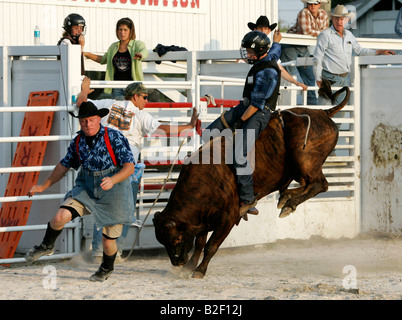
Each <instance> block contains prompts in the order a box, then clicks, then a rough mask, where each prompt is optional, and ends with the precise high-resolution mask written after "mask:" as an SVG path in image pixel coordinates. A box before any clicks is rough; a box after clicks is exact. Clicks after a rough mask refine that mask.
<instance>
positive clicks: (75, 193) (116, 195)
mask: <svg viewBox="0 0 402 320" xmlns="http://www.w3.org/2000/svg"><path fill="white" fill-rule="evenodd" d="M119 170H120V168H118V167H112V168H110V169H107V170H103V171H87V170H83V169H82V168H81V170H80V171H79V173H78V176H77V179H76V180H75V186H74V188H73V189H72V190H71V191H69V192H68V193H67V195H66V197H65V198H66V199H67V198H68V197H71V198H73V199H75V200H77V201H79V202H81V203H82V204H83V205H84V206H85V208H86V209H88V211H90V212H91V213H92V214H93V215H94V217H95V224H96V225H97V227H98V228H103V227H107V226H114V225H116V224H129V223H131V222H132V221H133V219H134V212H133V210H132V208H133V197H132V188H131V182H130V179H125V180H123V181H122V182H120V183H117V184H115V185H114V186H113V188H112V189H110V190H102V188H101V186H100V184H101V182H102V179H103V178H104V177H111V176H113V175H114V174H115V173H116V172H118V171H119Z"/></svg>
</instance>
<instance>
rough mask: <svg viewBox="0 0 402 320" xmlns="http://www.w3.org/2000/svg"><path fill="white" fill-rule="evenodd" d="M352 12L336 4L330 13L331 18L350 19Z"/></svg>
mask: <svg viewBox="0 0 402 320" xmlns="http://www.w3.org/2000/svg"><path fill="white" fill-rule="evenodd" d="M353 15H354V14H353V12H352V11H349V10H348V9H346V8H345V7H344V6H343V5H341V4H338V5H337V6H336V7H335V9H334V11H333V12H332V13H331V16H333V17H338V18H351V17H352V16H353Z"/></svg>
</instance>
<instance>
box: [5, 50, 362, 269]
mask: <svg viewBox="0 0 402 320" xmlns="http://www.w3.org/2000/svg"><path fill="white" fill-rule="evenodd" d="M180 54H181V55H182V56H183V57H185V56H186V55H185V53H180ZM191 55H192V57H194V53H191ZM200 56H201V58H202V59H206V58H209V56H208V55H205V54H200ZM204 56H205V57H204ZM228 57H229V54H228V53H223V57H221V58H225V59H226V58H228ZM187 61H190V62H188V63H190V64H191V68H192V70H194V59H187ZM188 78H192V80H184V81H165V82H160V81H144V82H143V83H144V84H145V86H146V87H148V88H156V89H161V88H168V89H177V90H188V91H189V93H190V96H189V97H188V99H189V100H190V101H197V107H198V109H199V111H200V112H201V114H200V119H201V120H202V121H203V125H204V126H205V125H207V124H208V122H211V121H213V120H215V119H216V117H217V115H219V113H220V112H222V111H223V108H222V107H219V108H215V110H211V109H210V108H207V106H206V105H205V103H201V102H200V98H201V97H200V92H201V91H202V90H201V88H202V86H218V87H220V88H221V97H220V98H222V99H224V98H225V95H224V92H225V88H227V87H242V86H243V85H244V79H239V78H230V77H213V76H206V75H196V76H193V77H188ZM129 83H131V82H126V81H120V82H112V81H91V88H93V89H95V88H124V87H125V86H127V84H129ZM317 89H318V88H317V87H313V88H309V90H317ZM352 90H353V88H352ZM357 90H359V88H357ZM281 91H283V92H290V93H291V96H292V98H291V103H290V105H287V106H278V108H279V109H286V108H290V107H294V106H296V96H297V94H298V93H300V91H301V88H299V87H296V86H294V85H289V86H281ZM302 95H303V105H306V101H307V92H306V91H303V92H302ZM215 98H218V97H215ZM308 107H313V106H308ZM321 107H322V106H314V108H321ZM324 108H327V106H325V107H324ZM66 110H68V111H74V110H75V107H71V106H67V107H63V106H62V107H30V108H29V111H38V112H40V111H66ZM168 110H169V113H170V114H169V116H168V117H166V116H162V117H159V119H160V120H163V121H173V122H188V121H189V119H190V118H189V115H188V114H187V115H183V111H184V110H185V108H184V109H183V108H178V109H177V114H175V115H173V114H172V109H168ZM344 110H346V111H348V112H349V113H355V114H356V113H358V111H357V109H356V104H355V103H352V104H351V105H348V106H347V107H345V108H344ZM22 111H24V112H25V111H27V108H26V107H6V108H0V112H22ZM147 111H148V112H150V113H153V114H154V115H159V114H160V113H161V112H162V111H163V110H162V109H152V110H151V109H148V110H147ZM214 111H215V112H214ZM216 111H218V112H219V113H218V114H217V113H216ZM357 119H358V118H357ZM334 120H335V122H337V123H339V124H342V123H346V124H352V125H353V126H354V129H355V130H356V129H357V128H358V127H359V125H356V124H355V120H354V118H353V117H352V118H350V119H349V118H346V119H344V118H335V119H334ZM74 121H76V119H74ZM340 137H342V138H344V139H345V140H346V141H348V143H344V144H338V145H337V146H336V149H340V150H346V151H347V153H348V155H346V156H338V155H335V156H330V157H329V158H328V160H327V163H326V166H325V168H324V173H325V174H326V175H328V176H329V177H328V180H329V182H330V191H333V192H341V195H342V197H344V198H345V199H346V198H347V199H349V200H351V199H352V197H351V196H350V193H352V192H353V191H355V189H354V185H355V179H356V178H357V177H358V173H357V172H356V168H355V166H354V163H355V160H356V155H353V154H350V153H351V152H352V153H353V150H354V149H355V147H356V145H355V144H354V143H355V142H356V134H355V133H354V132H352V131H341V133H340ZM71 138H72V136H69V135H58V136H49V137H2V138H0V142H3V143H12V142H22V141H39V140H40V141H63V140H70V139H71ZM158 139H159V141H160V142H161V143H166V145H164V146H160V145H153V143H154V141H155V140H156V141H158ZM176 139H177V138H176ZM181 139H182V137H181V138H180V139H177V140H176V143H177V145H170V143H171V141H173V139H172V138H171V139H167V140H166V141H163V140H162V138H156V139H155V138H151V137H147V138H146V139H145V140H146V141H145V142H146V144H147V145H146V146H145V147H144V149H143V159H144V158H145V159H147V158H146V157H147V156H148V155H149V154H152V153H155V151H158V152H159V153H160V154H159V155H158V156H157V157H159V158H157V160H166V159H173V158H174V155H175V153H176V152H177V149H178V147H179V144H180V142H181ZM189 139H190V140H192V141H190V142H191V143H192V144H189V145H186V146H185V147H184V149H182V150H183V154H186V153H191V152H193V151H195V150H196V149H197V148H198V146H199V141H197V140H198V139H197V138H196V133H195V131H194V130H193V136H192V137H191V138H189ZM353 140H354V141H353ZM53 167H54V166H42V167H24V168H13V167H9V168H2V169H0V173H12V172H29V171H51V170H53ZM165 177H166V173H165V172H163V171H153V172H151V171H147V172H146V173H145V174H144V176H143V179H142V182H141V189H140V195H139V203H138V205H137V207H138V208H139V211H138V214H137V218H139V219H140V220H141V218H143V217H144V214H145V213H146V212H147V211H148V210H149V208H150V207H151V206H152V205H153V204H152V200H154V199H155V197H156V195H157V194H158V192H159V189H157V188H154V189H152V190H149V191H146V190H145V188H144V186H145V185H146V184H148V185H149V184H152V183H155V184H157V185H158V183H159V184H160V183H162V182H163V181H164V178H165ZM177 177H178V172H173V174H172V176H171V178H170V180H169V181H168V183H169V182H170V183H175V181H176V179H177ZM344 192H349V193H348V194H347V195H346V196H345V195H344ZM169 196H170V190H167V191H166V192H164V193H163V195H162V196H161V198H160V200H161V201H160V202H158V203H157V204H156V207H159V208H160V207H162V206H164V205H165V204H166V201H167V199H168V198H169ZM325 196H326V197H328V194H327V195H325ZM331 196H332V195H331ZM334 196H337V195H336V194H335V195H334ZM63 197H64V194H52V195H40V196H33V197H32V198H28V197H26V196H21V197H1V198H0V202H14V201H37V200H49V199H62V198H63ZM147 201H148V202H147ZM92 226H93V224H92ZM92 226H90V227H89V228H92ZM78 227H79V226H77V225H76V224H74V226H72V228H74V232H75V234H74V235H75V236H76V234H78V232H77V229H76V228H78ZM84 227H85V226H84ZM145 227H152V223H151V220H149V221H147V225H146V226H145ZM7 228H11V229H7ZM12 228H15V227H5V228H2V229H0V232H11V231H10V230H15V229H12ZM21 228H23V227H21ZM30 228H31V227H29V228H27V229H24V228H23V229H21V230H24V231H28V230H30ZM32 228H35V226H32ZM38 228H44V225H41V226H39V227H38ZM78 241H79V240H78ZM74 248H76V246H74ZM66 254H67V255H69V254H74V253H70V252H68V253H66ZM53 257H54V258H57V257H58V256H56V255H55V256H53ZM51 258H52V257H48V258H46V259H51ZM17 261H19V260H15V262H17ZM0 263H2V262H1V260H0ZM3 263H11V261H9V260H7V262H3Z"/></svg>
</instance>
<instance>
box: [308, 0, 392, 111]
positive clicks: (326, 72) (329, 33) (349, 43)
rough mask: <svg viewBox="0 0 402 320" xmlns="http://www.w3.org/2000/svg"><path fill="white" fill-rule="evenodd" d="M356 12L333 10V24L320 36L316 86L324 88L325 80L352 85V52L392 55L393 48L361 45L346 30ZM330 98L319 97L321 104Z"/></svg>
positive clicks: (368, 54)
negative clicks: (374, 47)
mask: <svg viewBox="0 0 402 320" xmlns="http://www.w3.org/2000/svg"><path fill="white" fill-rule="evenodd" d="M352 15H353V13H351V12H349V11H348V10H347V9H346V8H345V7H344V6H343V5H337V6H336V7H335V9H334V11H333V13H332V24H333V25H332V26H331V27H329V28H328V29H326V30H324V31H323V32H321V33H320V34H319V35H318V37H317V46H316V49H315V52H314V58H313V67H314V75H315V78H316V81H317V85H318V86H319V87H321V82H322V79H327V80H329V81H330V82H331V83H332V85H333V86H334V87H343V86H349V85H350V79H349V73H350V70H351V65H352V51H354V52H355V54H356V55H358V56H374V55H383V54H384V55H391V54H395V52H394V51H390V50H372V49H366V48H362V47H361V46H360V44H359V43H358V42H357V40H356V38H355V37H354V36H353V34H352V33H351V32H350V31H349V30H346V29H345V25H346V23H348V21H349V19H350V18H351V16H352ZM344 97H345V94H340V95H339V96H338V97H337V99H336V104H339V103H340V102H341V101H342V100H343V99H344ZM328 103H329V101H328V100H326V99H324V98H323V97H321V96H319V98H318V104H320V105H321V104H323V105H324V104H328Z"/></svg>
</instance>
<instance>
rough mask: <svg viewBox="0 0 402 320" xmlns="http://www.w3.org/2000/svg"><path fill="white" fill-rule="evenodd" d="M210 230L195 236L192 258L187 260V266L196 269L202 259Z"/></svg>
mask: <svg viewBox="0 0 402 320" xmlns="http://www.w3.org/2000/svg"><path fill="white" fill-rule="evenodd" d="M207 236H208V232H206V233H202V234H199V235H197V237H196V238H195V245H194V252H193V255H192V256H191V258H190V260H189V261H188V262H187V264H186V266H185V268H186V269H189V270H194V269H195V267H196V266H197V264H198V260H200V256H201V252H202V249H204V247H205V243H206V242H207Z"/></svg>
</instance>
